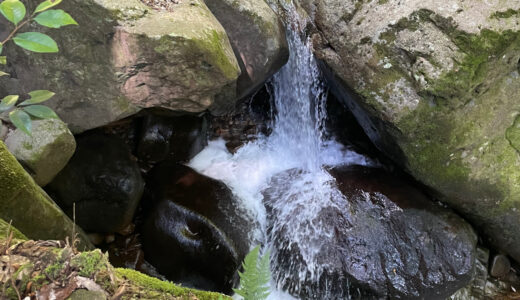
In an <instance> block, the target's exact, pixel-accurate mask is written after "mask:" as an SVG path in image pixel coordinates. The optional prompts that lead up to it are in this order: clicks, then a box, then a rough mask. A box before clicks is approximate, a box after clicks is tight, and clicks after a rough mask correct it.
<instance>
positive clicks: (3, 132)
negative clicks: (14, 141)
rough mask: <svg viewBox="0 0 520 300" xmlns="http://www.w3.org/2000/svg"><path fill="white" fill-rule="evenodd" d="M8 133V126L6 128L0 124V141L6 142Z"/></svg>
mask: <svg viewBox="0 0 520 300" xmlns="http://www.w3.org/2000/svg"><path fill="white" fill-rule="evenodd" d="M8 133H9V129H8V128H7V126H5V125H4V124H3V122H0V141H5V139H6V138H7V134H8Z"/></svg>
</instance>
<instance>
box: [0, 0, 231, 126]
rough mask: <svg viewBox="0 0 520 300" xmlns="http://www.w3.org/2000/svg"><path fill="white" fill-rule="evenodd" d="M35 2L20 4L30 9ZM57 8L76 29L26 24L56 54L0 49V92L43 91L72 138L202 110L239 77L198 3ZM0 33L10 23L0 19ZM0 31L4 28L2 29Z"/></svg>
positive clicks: (222, 38) (90, 0)
mask: <svg viewBox="0 0 520 300" xmlns="http://www.w3.org/2000/svg"><path fill="white" fill-rule="evenodd" d="M40 2H41V1H40V0H30V1H26V2H24V3H25V4H26V6H27V10H28V11H32V10H33V9H34V8H35V6H36V5H37V4H38V3H40ZM58 8H61V9H64V10H66V11H67V12H69V13H70V14H71V15H72V16H73V17H74V18H75V19H76V21H77V22H78V24H79V26H67V27H64V28H60V29H59V30H52V29H48V28H42V27H41V26H37V24H36V25H34V24H32V25H29V26H28V27H27V30H29V31H41V32H43V33H46V34H48V35H50V36H52V37H53V38H54V39H55V40H56V41H57V43H58V45H59V48H60V52H59V53H56V54H39V53H28V52H27V51H23V50H20V49H19V48H17V47H16V46H15V45H14V44H11V43H9V44H7V45H6V46H5V47H4V53H3V54H5V55H7V59H8V61H9V62H16V63H13V64H9V65H8V66H7V70H4V71H6V72H9V73H10V74H16V77H15V76H12V77H9V76H4V77H1V78H0V95H2V94H5V95H7V94H25V93H26V91H30V90H36V89H47V90H51V91H54V92H56V96H54V97H53V98H52V99H51V100H49V101H48V102H47V103H48V104H49V105H50V106H51V107H52V108H54V109H55V111H56V112H57V114H58V115H59V116H60V117H61V118H62V119H63V120H64V121H65V122H66V123H68V125H69V127H70V129H71V130H72V132H73V133H79V132H82V131H85V130H88V129H91V128H96V127H100V126H103V125H106V124H108V123H110V122H113V121H116V120H119V119H122V118H125V117H127V116H130V115H133V114H135V113H137V112H138V111H139V110H140V109H142V108H148V107H161V108H166V109H171V110H176V111H180V112H202V111H205V110H206V109H208V108H209V107H210V106H212V105H213V104H214V102H215V98H216V97H217V95H220V94H227V95H230V97H229V98H227V101H228V102H231V103H233V104H234V102H235V101H236V97H235V96H236V93H235V88H234V85H236V80H237V78H238V76H239V74H240V68H239V66H238V62H237V60H236V58H235V55H234V53H233V50H232V48H231V45H230V43H229V39H228V37H227V34H226V32H225V30H224V28H223V27H222V26H221V25H220V23H219V22H218V21H217V19H216V18H215V17H214V16H213V15H212V14H211V12H210V11H209V9H208V8H207V7H206V5H205V4H204V2H203V1H202V0H190V1H188V0H182V1H179V3H178V4H176V5H175V9H174V10H172V11H171V12H169V11H158V10H155V9H153V8H151V7H148V6H146V5H145V4H143V3H142V2H141V1H139V0H127V1H120V0H117V1H114V0H69V1H64V2H63V3H61V4H60V5H59V6H58ZM0 28H2V31H0V32H3V31H4V30H7V29H9V28H11V27H10V25H9V24H8V23H7V21H5V20H3V19H2V20H1V21H0ZM4 28H5V29H4Z"/></svg>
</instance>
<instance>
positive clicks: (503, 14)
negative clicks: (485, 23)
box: [490, 8, 520, 19]
mask: <svg viewBox="0 0 520 300" xmlns="http://www.w3.org/2000/svg"><path fill="white" fill-rule="evenodd" d="M517 16H520V9H516V10H515V9H512V8H510V9H508V10H505V11H496V12H494V13H493V14H492V15H491V16H490V18H492V19H508V18H511V17H517Z"/></svg>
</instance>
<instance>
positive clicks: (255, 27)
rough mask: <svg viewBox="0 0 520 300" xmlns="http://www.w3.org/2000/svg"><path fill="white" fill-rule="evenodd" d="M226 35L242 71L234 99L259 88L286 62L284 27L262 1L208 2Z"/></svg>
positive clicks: (220, 0)
mask: <svg viewBox="0 0 520 300" xmlns="http://www.w3.org/2000/svg"><path fill="white" fill-rule="evenodd" d="M206 4H207V5H208V7H209V9H210V10H211V12H212V13H213V14H214V15H215V16H216V17H217V19H218V20H219V22H220V23H221V24H222V26H224V28H225V29H226V32H227V33H228V35H229V39H230V41H231V45H232V46H233V50H234V51H235V56H236V57H237V59H238V61H239V64H240V69H241V71H242V73H241V75H240V77H239V78H238V82H237V95H238V97H239V98H242V97H244V96H246V95H247V94H249V93H250V92H251V91H252V90H254V89H256V88H258V87H260V85H261V84H263V83H264V82H265V81H266V80H267V79H269V78H270V77H271V76H272V75H273V74H274V73H275V72H276V71H278V70H279V69H280V68H281V67H282V66H283V65H284V64H285V63H286V62H287V60H288V58H289V49H288V46H287V40H286V39H285V27H284V26H283V24H282V23H281V22H280V21H279V19H278V17H277V15H276V14H275V13H274V12H273V10H272V9H271V8H270V7H269V5H267V3H266V2H265V1H264V0H208V1H206Z"/></svg>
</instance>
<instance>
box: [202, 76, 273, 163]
mask: <svg viewBox="0 0 520 300" xmlns="http://www.w3.org/2000/svg"><path fill="white" fill-rule="evenodd" d="M271 88H272V87H271V86H270V85H269V84H266V85H264V87H263V88H261V89H260V90H259V91H258V92H256V93H255V94H254V95H252V96H251V97H247V98H244V99H242V100H241V101H239V102H238V103H237V105H236V106H235V110H234V111H233V113H230V114H227V115H225V116H218V117H213V118H211V121H210V128H211V132H210V137H211V139H219V138H221V139H224V140H225V141H226V148H227V149H228V151H229V152H231V153H235V152H236V150H238V149H239V148H240V147H242V145H244V144H245V143H247V142H249V141H252V140H255V139H256V138H257V137H258V135H265V136H267V135H269V134H271V131H272V129H271V128H270V126H271V124H272V122H273V119H274V111H273V109H274V107H273V105H272V103H271V94H270V93H271Z"/></svg>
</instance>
